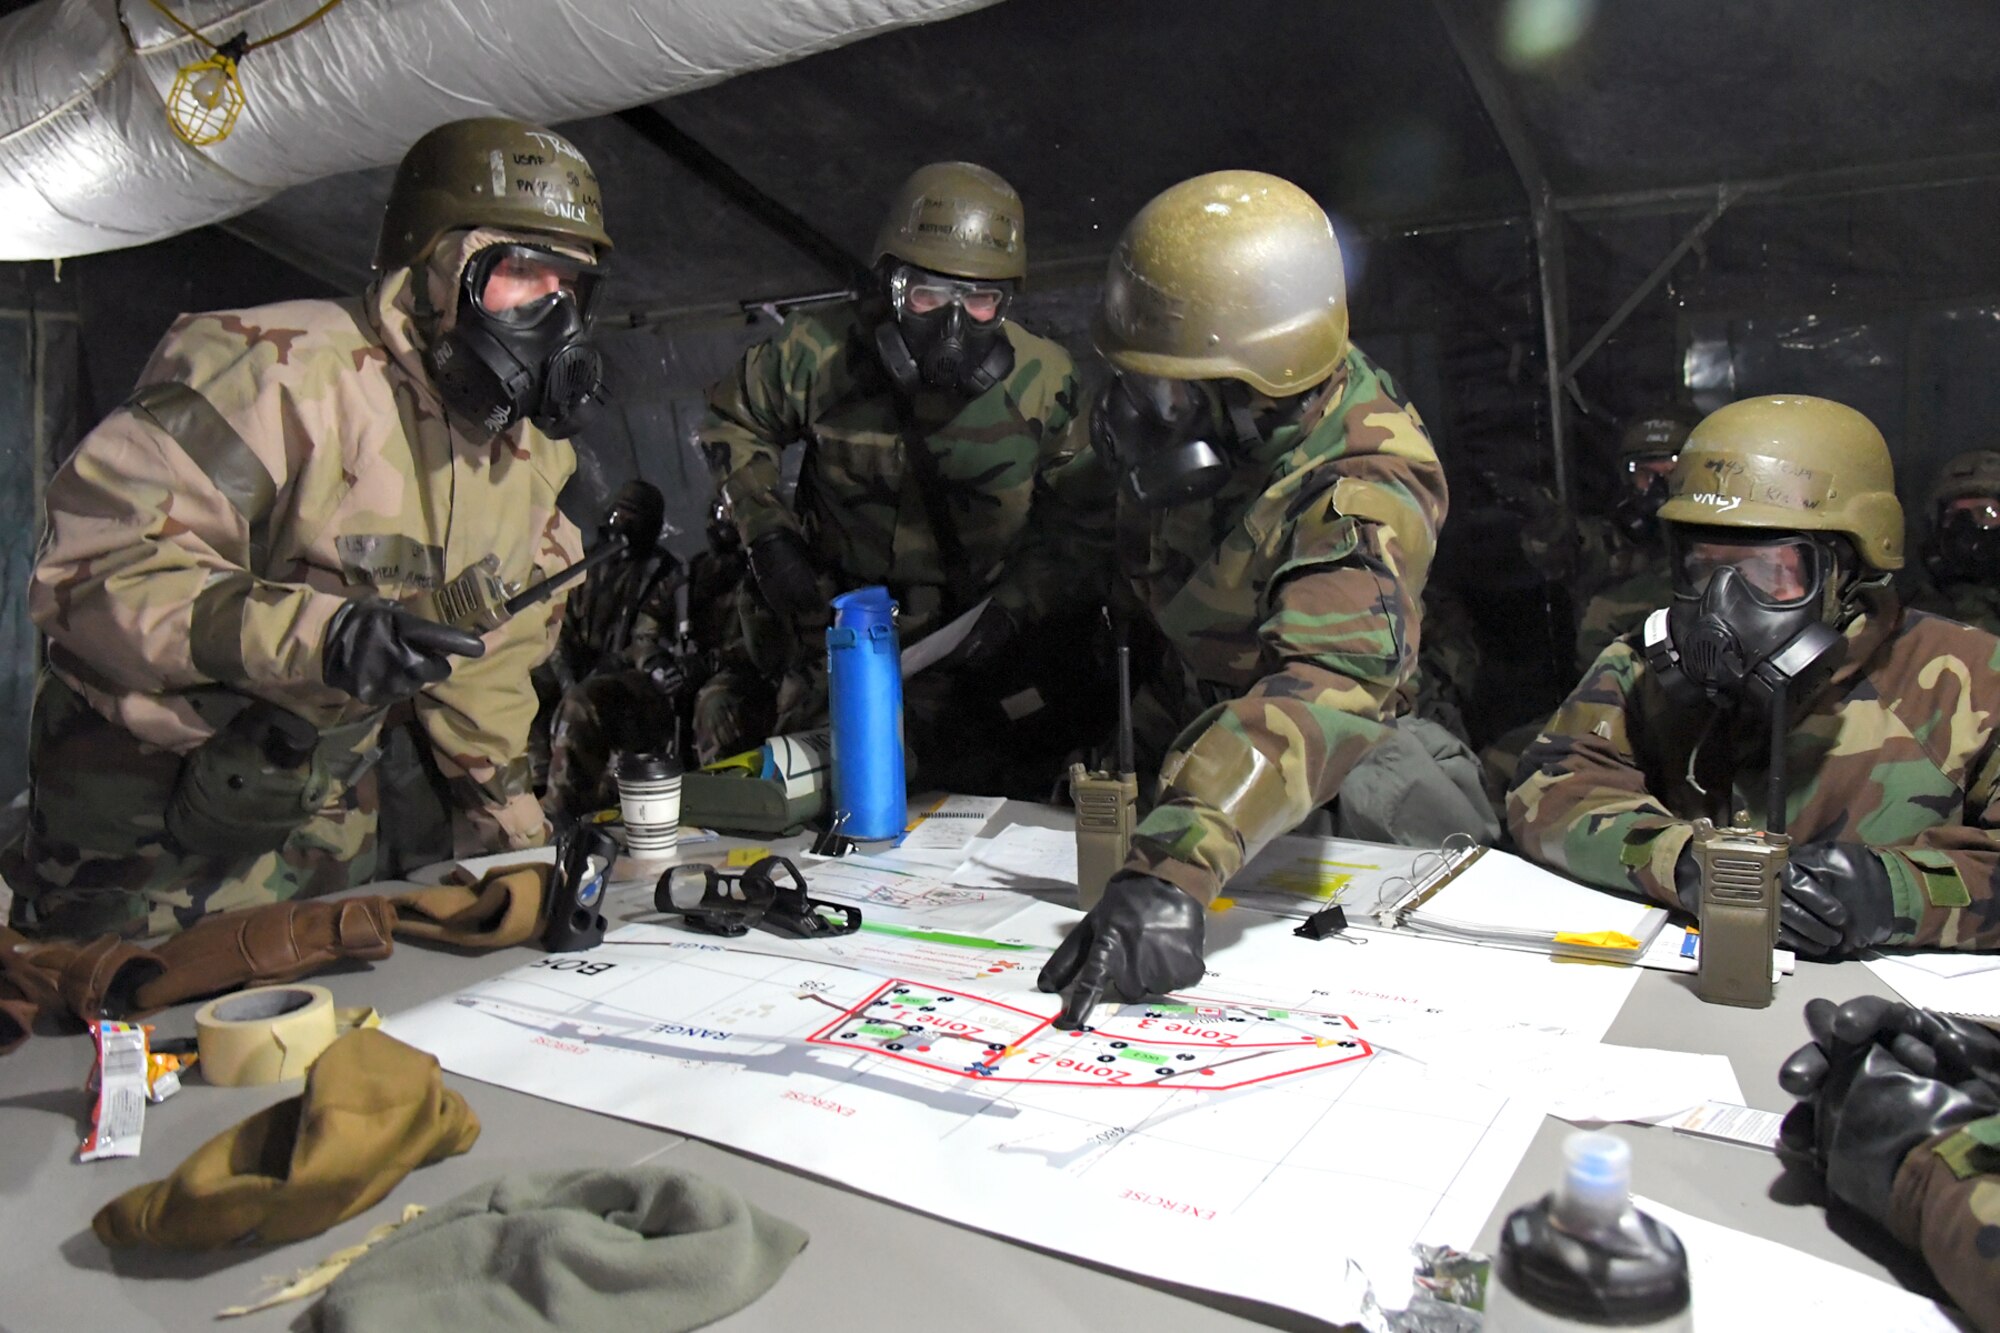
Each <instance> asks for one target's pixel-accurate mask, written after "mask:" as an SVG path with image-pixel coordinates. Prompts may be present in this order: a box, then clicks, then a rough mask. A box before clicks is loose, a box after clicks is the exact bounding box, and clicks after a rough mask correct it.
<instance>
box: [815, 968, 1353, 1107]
mask: <svg viewBox="0 0 2000 1333" xmlns="http://www.w3.org/2000/svg"><path fill="white" fill-rule="evenodd" d="M898 986H902V987H905V988H906V990H917V991H922V992H923V993H924V995H926V996H940V997H943V996H948V997H950V998H952V999H954V1000H965V1001H968V1002H969V1004H970V1005H971V1006H977V1007H982V1008H989V1009H999V1010H1004V1011H1006V1012H1007V1013H1009V1014H1014V1015H1018V1016H1019V1017H1020V1018H1022V1019H1024V1020H1026V1023H1027V1027H1026V1030H1025V1031H1023V1032H1021V1033H1020V1034H1019V1035H1017V1036H1008V1037H1005V1038H1004V1039H1002V1040H999V1041H994V1040H990V1039H989V1037H990V1036H991V1035H992V1034H986V1030H985V1029H980V1030H979V1031H980V1032H981V1033H982V1034H985V1035H981V1036H976V1037H967V1036H965V1035H964V1034H955V1033H950V1032H945V1031H942V1030H940V1031H939V1032H937V1033H936V1034H934V1035H933V1036H932V1037H930V1038H929V1040H932V1041H934V1042H935V1041H937V1040H939V1039H944V1040H947V1041H953V1042H956V1041H959V1040H963V1041H968V1042H971V1043H974V1044H977V1045H979V1046H980V1047H981V1051H982V1054H981V1055H980V1056H979V1058H977V1059H974V1060H968V1059H966V1058H963V1057H961V1058H959V1059H956V1060H954V1059H952V1058H951V1055H950V1054H949V1053H940V1054H937V1055H927V1051H928V1048H926V1051H925V1052H915V1053H913V1052H907V1051H900V1050H898V1051H892V1050H888V1049H886V1048H885V1043H882V1042H869V1041H861V1040H854V1039H848V1038H846V1037H843V1036H836V1035H833V1034H835V1033H837V1032H839V1030H840V1029H842V1028H848V1027H854V1026H859V1025H861V1024H866V1023H871V1022H873V1023H877V1024H880V1023H883V1022H887V1021H895V1020H891V1019H883V1018H870V1017H869V1016H868V1014H867V1011H868V1010H869V1009H871V1008H873V1007H874V1006H875V1005H877V1004H879V1003H881V1002H882V1001H883V1000H884V999H885V998H886V997H888V996H889V995H890V994H891V993H892V992H894V990H895V988H896V987H898ZM1202 1007H1206V1008H1215V1007H1226V1006H1202ZM1288 1012H1290V1013H1294V1014H1299V1015H1301V1016H1302V1017H1309V1018H1313V1019H1319V1020H1323V1021H1327V1022H1331V1023H1335V1024H1342V1025H1344V1026H1345V1030H1346V1031H1348V1032H1352V1031H1355V1026H1354V1020H1353V1019H1351V1018H1348V1017H1347V1016H1346V1015H1344V1014H1321V1013H1309V1012H1308V1011H1304V1010H1290V1011H1288ZM1163 1018H1167V1019H1173V1020H1178V1019H1181V1018H1182V1015H1180V1014H1172V1015H1163ZM1051 1021H1052V1016H1047V1015H1042V1014H1037V1013H1033V1012H1031V1011H1029V1010H1027V1009H1021V1008H1017V1007H1016V1006H1014V1005H1011V1004H1007V1003H1004V1002H1003V1001H1000V1000H990V999H986V998H984V997H983V996H977V995H968V994H967V993H965V992H964V991H954V990H948V989H945V988H943V987H940V986H931V985H927V984H925V983H923V982H917V981H908V980H904V979H903V978H900V977H898V978H892V979H890V980H888V981H885V982H883V983H882V984H881V985H880V986H877V987H876V988H875V989H874V990H873V991H871V992H870V993H869V995H868V997H867V998H866V999H864V1000H862V1001H861V1002H860V1003H859V1004H856V1005H854V1006H852V1007H850V1008H848V1009H847V1010H845V1011H844V1012H843V1013H841V1014H840V1015H839V1016H838V1017H836V1018H835V1019H834V1020H833V1021H832V1022H830V1023H828V1024H827V1025H826V1026H824V1027H822V1028H820V1029H819V1030H818V1031H817V1032H814V1033H813V1034H812V1035H811V1036H809V1037H807V1038H806V1042H807V1044H809V1045H814V1046H831V1047H836V1048H839V1049H841V1050H849V1051H861V1052H865V1053H866V1054H869V1055H877V1056H881V1057H883V1058H884V1059H889V1060H898V1061H901V1062H902V1063H904V1064H907V1065H914V1066H916V1067H917V1068H919V1069H927V1070H930V1071H931V1072H933V1073H938V1074H949V1075H952V1076H955V1077H958V1078H964V1079H972V1080H976V1081H978V1082H982V1083H1029V1084H1042V1085H1046V1086H1051V1087H1066V1088H1078V1087H1082V1088H1161V1089H1166V1090H1169V1091H1176V1092H1186V1091H1198V1092H1226V1091H1229V1090H1231V1089H1235V1088H1247V1087H1250V1086H1251V1085H1253V1084H1257V1083H1270V1082H1273V1081H1275V1080H1277V1079H1283V1078H1295V1077H1297V1076H1298V1075H1301V1074H1308V1073H1311V1072H1313V1071H1315V1070H1320V1069H1331V1068H1333V1067H1334V1066H1336V1065H1344V1064H1350V1063H1352V1062H1353V1061H1356V1060H1366V1059H1368V1058H1369V1057H1371V1056H1373V1055H1374V1054H1375V1048H1374V1047H1373V1046H1371V1045H1370V1044H1369V1043H1368V1042H1367V1041H1365V1040H1363V1039H1362V1038H1360V1037H1354V1038H1351V1039H1344V1040H1340V1041H1335V1040H1333V1039H1322V1038H1315V1037H1311V1036H1307V1035H1304V1034H1301V1035H1300V1036H1298V1037H1296V1038H1294V1039H1292V1040H1288V1041H1262V1042H1260V1041H1229V1040H1222V1041H1214V1040H1189V1041H1177V1040H1172V1039H1170V1038H1162V1037H1155V1036H1153V1035H1151V1034H1147V1035H1143V1036H1140V1035H1132V1036H1126V1035H1123V1034H1121V1033H1115V1032H1110V1031H1107V1030H1105V1029H1103V1028H1091V1029H1087V1030H1086V1031H1083V1032H1078V1033H1064V1034H1063V1035H1064V1036H1066V1037H1069V1038H1071V1039H1073V1040H1075V1039H1081V1040H1083V1041H1086V1042H1090V1041H1095V1042H1101V1043H1104V1044H1105V1045H1106V1046H1107V1047H1115V1048H1118V1049H1125V1048H1129V1047H1133V1046H1137V1047H1140V1048H1142V1049H1144V1050H1146V1051H1149V1052H1150V1051H1166V1052H1169V1053H1173V1054H1175V1055H1176V1056H1182V1055H1185V1054H1187V1053H1188V1052H1192V1051H1215V1052H1222V1053H1227V1054H1228V1055H1229V1056H1230V1058H1229V1059H1227V1060H1225V1061H1224V1062H1223V1065H1224V1066H1227V1065H1234V1064H1243V1065H1245V1066H1255V1065H1256V1064H1257V1063H1258V1060H1257V1059H1253V1058H1251V1057H1261V1056H1264V1055H1283V1054H1286V1053H1292V1054H1293V1057H1294V1059H1296V1058H1297V1057H1298V1056H1303V1055H1307V1054H1308V1053H1311V1052H1318V1051H1337V1052H1338V1054H1334V1055H1331V1056H1330V1057H1329V1058H1327V1059H1324V1060H1316V1061H1314V1062H1312V1063H1311V1064H1297V1063H1291V1062H1287V1061H1279V1062H1277V1063H1278V1064H1279V1065H1280V1066H1281V1067H1278V1068H1268V1067H1267V1068H1266V1069H1265V1070H1264V1071H1262V1072H1256V1073H1254V1074H1253V1072H1252V1069H1251V1068H1249V1067H1246V1068H1245V1069H1244V1070H1243V1073H1242V1074H1240V1075H1235V1076H1231V1078H1230V1081H1228V1082H1214V1081H1209V1080H1208V1078H1205V1077H1203V1078H1187V1077H1181V1078H1172V1077H1169V1076H1158V1077H1154V1078H1146V1079H1138V1078H1134V1079H1132V1080H1131V1081H1129V1082H1127V1081H1124V1080H1123V1079H1113V1080H1112V1081H1106V1077H1105V1076H1104V1075H1102V1074H1101V1073H1100V1072H1098V1071H1102V1070H1104V1069H1107V1068H1109V1066H1107V1065H1104V1064H1101V1063H1098V1061H1099V1060H1101V1057H1098V1058H1097V1060H1093V1062H1092V1065H1084V1064H1082V1063H1081V1062H1078V1061H1075V1060H1072V1059H1070V1057H1068V1056H1063V1057H1059V1058H1061V1059H1064V1060H1067V1061H1069V1063H1068V1064H1067V1065H1066V1066H1063V1067H1053V1068H1051V1069H1050V1070H1049V1071H1048V1072H1050V1073H1053V1074H1054V1075H1055V1076H1054V1077H1046V1076H1040V1075H1038V1076H1035V1077H1024V1076H1022V1075H1018V1074H1014V1073H1010V1072H1006V1070H1007V1065H1008V1063H1009V1062H1015V1067H1025V1066H1026V1065H1028V1064H1030V1063H1033V1061H1032V1060H1021V1061H1016V1060H1015V1058H1016V1057H1018V1056H1021V1055H1025V1054H1026V1050H1025V1048H1026V1046H1027V1044H1028V1042H1029V1041H1030V1040H1031V1039H1033V1038H1034V1037H1036V1036H1038V1035H1040V1034H1041V1033H1042V1032H1043V1031H1044V1030H1045V1029H1047V1028H1048V1027H1049V1024H1050V1022H1051ZM1182 1026H1185V1024H1182ZM996 1046H997V1047H1000V1048H1001V1049H1000V1050H999V1051H998V1052H997V1054H996V1053H993V1048H994V1047H996ZM1114 1063H1115V1056H1114ZM1093 1065H1094V1066H1095V1069H1093ZM1155 1067H1157V1066H1155ZM1218 1067H1221V1066H1218ZM1169 1068H1173V1067H1172V1066H1169ZM1066 1070H1068V1071H1074V1072H1075V1073H1076V1074H1077V1075H1080V1076H1070V1077H1065V1076H1064V1075H1065V1071H1066ZM1125 1072H1126V1074H1127V1076H1128V1077H1129V1075H1130V1073H1131V1071H1129V1070H1127V1071H1125ZM1203 1072H1204V1071H1203V1070H1202V1069H1179V1068H1174V1073H1177V1074H1182V1075H1185V1074H1188V1073H1195V1074H1201V1073H1203Z"/></svg>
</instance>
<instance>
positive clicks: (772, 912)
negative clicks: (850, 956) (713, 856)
mask: <svg viewBox="0 0 2000 1333" xmlns="http://www.w3.org/2000/svg"><path fill="white" fill-rule="evenodd" d="M653 906H654V907H655V908H657V909H658V910H660V911H661V912H665V913H668V914H672V915H679V916H681V917H682V918H684V919H685V920H686V921H687V923H688V926H689V928H690V929H693V930H699V931H702V932H704V933H706V934H710V935H722V936H726V937H728V938H731V939H734V938H735V937H736V936H739V935H743V934H746V933H747V932H748V931H749V929H750V927H752V926H758V925H761V926H763V927H764V928H765V929H766V930H770V931H775V932H776V933H778V934H780V935H790V936H793V937H794V938H797V939H807V940H810V939H824V938H827V937H829V936H834V935H852V934H853V933H854V932H855V931H857V930H859V929H861V909H860V908H858V907H848V906H846V905H844V904H841V903H829V902H821V901H820V900H819V899H817V898H812V897H808V896H807V894H806V881H805V877H804V876H802V875H801V874H799V868H798V867H797V866H795V865H793V864H792V863H791V862H790V861H787V860H786V859H785V858H784V857H782V856H767V857H765V858H764V859H763V860H761V861H759V862H757V864H755V865H753V866H751V867H750V868H749V869H748V870H745V871H744V872H743V873H742V874H740V875H732V874H729V873H728V872H726V871H723V870H719V869H717V868H716V867H715V866H711V865H678V866H669V867H668V868H667V873H666V874H664V875H662V876H660V882H659V884H658V885H656V886H655V887H654V889H653Z"/></svg>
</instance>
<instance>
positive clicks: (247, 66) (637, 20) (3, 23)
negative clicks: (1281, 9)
mask: <svg viewBox="0 0 2000 1333" xmlns="http://www.w3.org/2000/svg"><path fill="white" fill-rule="evenodd" d="M165 3H167V4H168V5H169V6H170V7H171V9H172V10H173V12H174V14H175V15H177V16H178V17H179V18H180V19H181V20H182V21H183V22H185V23H188V24H191V25H193V26H195V27H196V28H198V29H199V30H200V31H201V32H202V33H203V34H204V35H205V36H206V37H207V38H208V39H209V40H210V41H214V42H220V41H223V40H225V39H227V38H229V37H231V36H233V35H234V34H236V33H237V32H239V31H245V32H247V33H248V35H249V36H250V37H251V38H252V39H253V40H255V39H259V38H262V37H265V36H269V35H272V34H274V33H276V32H278V31H279V30H280V29H282V28H284V27H286V26H288V25H290V24H291V23H293V22H296V21H298V20H301V19H304V18H305V17H307V16H308V15H309V14H310V13H311V12H312V11H313V9H314V8H316V7H317V5H316V0H165ZM986 3H991V0H626V3H621V4H616V5H612V4H604V3H601V0H346V2H345V3H344V4H342V5H341V6H340V7H339V8H337V9H335V10H333V11H332V12H330V13H329V14H327V15H326V17H325V18H324V19H323V20H322V21H320V22H317V23H314V24H312V25H311V26H309V27H307V28H305V29H304V30H302V31H300V32H298V33H297V34H296V35H293V36H290V37H288V38H286V39H285V40H283V41H281V42H277V43H276V44H274V45H271V46H268V47H265V48H263V49H259V50H255V51H252V52H251V53H250V54H249V56H248V57H247V58H246V59H245V60H244V62H243V65H242V74H241V79H242V84H243V88H244V91H245V105H244V107H243V110H242V113H241V115H240V117H239V119H238V120H237V122H236V124H235V127H234V129H233V130H232V131H231V132H230V133H229V135H228V137H226V138H224V139H222V140H220V141H219V142H217V143H214V144H212V145H210V146H209V147H207V148H203V149H195V148H191V147H189V146H188V145H186V144H184V143H182V142H181V140H180V139H179V138H178V137H177V136H176V134H175V133H174V131H173V129H172V128H171V127H170V125H169V123H168V120H167V117H166V114H165V112H164V109H163V106H164V102H165V99H166V97H167V94H168V92H169V90H170V89H171V88H172V87H173V84H174V80H175V78H176V75H177V73H178V71H179V70H180V69H181V68H182V67H183V66H185V65H188V64H191V63H193V62H195V61H197V60H200V59H204V58H206V57H207V55H208V54H209V51H208V47H207V46H206V45H204V44H202V43H200V42H197V41H195V40H194V39H193V38H191V37H188V36H186V35H185V34H183V33H182V32H181V30H180V29H179V28H178V27H176V26H174V24H173V23H172V22H171V21H170V20H169V18H168V17H167V15H165V14H163V13H162V12H161V11H160V10H159V9H158V8H156V7H155V6H154V5H153V4H151V3H148V0H42V2H41V3H40V4H37V5H34V6H31V7H29V8H26V9H21V10H18V11H16V12H14V13H11V14H8V15H7V16H6V17H4V18H0V218H5V220H6V221H5V224H4V226H0V259H47V258H55V257H59V256H67V255H78V254H89V253H93V252H95V251H99V250H105V249H113V248H117V247H119V246H125V245H135V244H140V243H143V242H145V241H150V240H158V239H161V238H163V237H167V236H172V235H176V234H178V233H180V232H182V231H186V230H188V229H190V228H193V227H197V226H201V225H203V224H205V223H210V222H216V221H219V220H221V219H224V218H229V217H233V216H235V215H236V214H238V213H241V212H242V211H243V210H244V209H246V208H249V207H251V206H253V205H255V204H257V203H259V202H261V201H263V200H265V199H267V198H269V197H270V196H271V195H273V194H274V193H276V192H277V191H279V190H281V189H283V188H284V187H286V186H288V185H292V184H295V183H298V182H302V181H311V180H317V179H320V178H322V177H326V176H329V175H331V174H334V173H340V172H347V171H351V170H354V169H357V168H361V167H367V166H375V165H380V164H383V163H390V162H394V161H395V160H396V159H398V158H399V157H401V156H402V153H403V150H404V149H405V148H407V147H408V146H409V144H410V143H411V142H412V141H414V140H415V139H416V138H417V137H418V136H419V135H421V134H422V133H423V132H424V131H426V130H428V129H430V128H431V127H433V126H435V125H439V124H442V123H443V122H445V121H448V120H454V119H458V118H460V117H464V116H471V115H484V114H491V113H493V112H495V111H504V112H506V113H509V114H512V115H516V116H519V117H522V118H523V119H527V120H532V121H538V122H542V123H549V122H553V121H564V120H571V119H575V118H577V117H579V116H588V115H597V114H601V113H603V112H607V111H613V110H617V109H619V108H621V107H627V106H634V105H638V104H641V103H645V102H649V101H652V100H654V99H657V98H660V97H664V96H668V95H670V94H673V93H677V92H682V91H685V90H687V89H689V88H695V87H699V86H701V85H703V84H706V83H712V82H714V81H716V80H718V79H723V78H727V77H728V76H730V75H731V74H735V73H739V72H741V71H743V70H746V69H752V68H756V67H758V66H762V65H770V64H776V63H779V62H782V61H786V60H792V59H796V58H798V57H799V56H802V55H806V54H809V53H811V52H814V51H819V50H824V49H826V48H829V47H832V46H836V45H838V44H840V43H842V42H846V41H852V40H854V39H856V38H859V37H862V36H866V35H868V34H870V33H874V32H880V31H883V30H885V29H889V28H894V27H898V26H900V25H902V24H906V23H915V22H923V21H926V20H929V19H935V18H941V17H946V16H949V15H952V14H958V13H963V12H965V11H966V10H968V9H972V8H976V7H978V6H979V5H982V4H986Z"/></svg>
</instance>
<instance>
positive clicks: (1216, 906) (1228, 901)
mask: <svg viewBox="0 0 2000 1333" xmlns="http://www.w3.org/2000/svg"><path fill="white" fill-rule="evenodd" d="M1234 906H1236V900H1235V899H1234V898H1217V899H1216V900H1215V901H1214V902H1212V903H1210V904H1209V905H1208V910H1209V911H1211V912H1227V911H1228V910H1229V909H1230V908H1232V907H1234Z"/></svg>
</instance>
